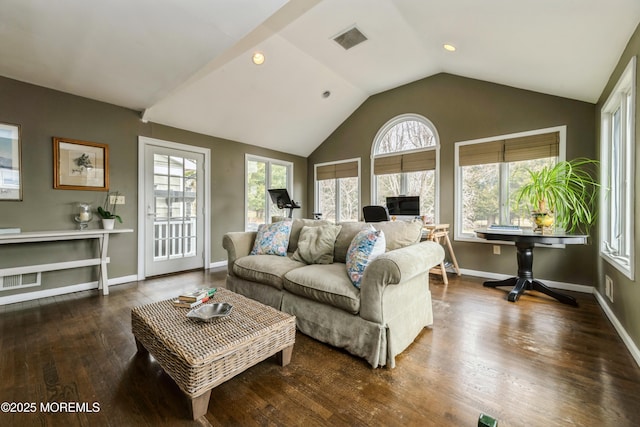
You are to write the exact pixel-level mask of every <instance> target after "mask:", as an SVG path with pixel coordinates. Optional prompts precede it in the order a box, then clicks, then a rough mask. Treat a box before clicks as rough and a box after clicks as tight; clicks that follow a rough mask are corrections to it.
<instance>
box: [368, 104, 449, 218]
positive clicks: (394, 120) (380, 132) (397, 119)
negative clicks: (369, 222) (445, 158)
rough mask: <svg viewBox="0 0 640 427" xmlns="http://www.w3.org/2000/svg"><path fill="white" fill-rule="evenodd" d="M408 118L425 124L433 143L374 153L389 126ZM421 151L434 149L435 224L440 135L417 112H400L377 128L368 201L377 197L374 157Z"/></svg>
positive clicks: (438, 193)
mask: <svg viewBox="0 0 640 427" xmlns="http://www.w3.org/2000/svg"><path fill="white" fill-rule="evenodd" d="M409 120H415V121H417V122H421V123H422V124H424V125H425V126H427V127H428V128H429V129H431V132H433V136H434V138H435V142H436V143H435V145H433V146H431V147H424V148H421V149H416V150H404V151H398V152H395V153H385V154H378V155H376V149H377V148H378V145H379V144H380V142H381V141H382V137H383V136H384V135H386V134H387V132H389V131H390V130H391V128H393V127H394V126H396V125H397V124H400V123H402V122H405V121H409ZM422 151H435V157H436V167H435V169H434V173H435V177H434V186H435V188H434V199H435V200H434V206H433V211H434V222H435V223H436V224H437V223H439V222H440V135H439V134H438V129H436V127H435V125H434V124H433V122H431V120H429V119H427V118H426V117H424V116H423V115H420V114H417V113H405V114H400V115H398V116H395V117H394V118H392V119H391V120H389V121H387V122H386V123H385V124H384V125H382V127H381V128H380V129H378V132H377V133H376V136H375V137H374V138H373V144H371V169H370V170H371V176H370V179H371V180H370V183H371V195H370V196H371V199H370V201H371V203H373V202H374V200H376V199H377V195H378V189H377V180H376V175H375V174H374V163H375V159H376V158H380V157H390V156H396V155H398V153H403V154H411V153H419V152H422ZM404 173H407V172H404Z"/></svg>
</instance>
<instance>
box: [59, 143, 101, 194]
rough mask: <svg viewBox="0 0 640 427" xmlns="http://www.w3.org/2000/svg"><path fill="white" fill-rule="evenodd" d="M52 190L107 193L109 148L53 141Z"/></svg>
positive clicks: (96, 144) (99, 145)
mask: <svg viewBox="0 0 640 427" xmlns="http://www.w3.org/2000/svg"><path fill="white" fill-rule="evenodd" d="M53 188H57V189H59V190H95V191H106V190H109V146H108V145H107V144H98V143H96V142H87V141H78V140H75V139H68V138H58V137H54V138H53Z"/></svg>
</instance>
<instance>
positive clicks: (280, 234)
mask: <svg viewBox="0 0 640 427" xmlns="http://www.w3.org/2000/svg"><path fill="white" fill-rule="evenodd" d="M291 224H292V222H291V221H280V222H274V223H272V224H260V225H259V226H258V234H257V235H256V241H255V242H254V244H253V249H252V250H251V255H280V256H286V255H287V247H288V246H289V235H290V234H291Z"/></svg>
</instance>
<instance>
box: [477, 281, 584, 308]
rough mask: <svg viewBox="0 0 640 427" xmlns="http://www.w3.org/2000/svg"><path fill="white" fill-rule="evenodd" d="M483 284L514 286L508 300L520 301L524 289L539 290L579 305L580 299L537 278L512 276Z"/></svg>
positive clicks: (568, 302) (565, 301)
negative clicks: (556, 289) (550, 286)
mask: <svg viewBox="0 0 640 427" xmlns="http://www.w3.org/2000/svg"><path fill="white" fill-rule="evenodd" d="M483 286H486V287H488V288H495V287H498V286H513V289H512V290H511V291H510V292H509V295H507V300H509V301H511V302H516V301H518V298H520V295H522V294H523V293H524V291H531V290H533V291H538V292H542V293H543V294H545V295H549V296H550V297H553V298H555V299H557V300H558V301H560V302H561V303H564V304H569V305H572V306H574V307H577V306H578V301H576V299H575V298H574V297H572V296H569V295H565V294H561V293H560V292H556V291H554V290H553V289H551V288H549V287H548V286H547V285H545V284H544V283H542V282H540V281H538V280H535V279H525V278H523V277H510V278H509V279H506V280H496V281H489V282H484V283H483Z"/></svg>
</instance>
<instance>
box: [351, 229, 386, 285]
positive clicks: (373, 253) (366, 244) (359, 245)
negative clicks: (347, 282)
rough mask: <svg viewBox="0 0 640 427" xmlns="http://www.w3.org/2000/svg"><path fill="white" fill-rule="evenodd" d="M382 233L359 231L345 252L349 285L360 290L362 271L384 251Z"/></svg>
mask: <svg viewBox="0 0 640 427" xmlns="http://www.w3.org/2000/svg"><path fill="white" fill-rule="evenodd" d="M385 246H386V243H385V238H384V232H382V231H377V230H374V229H373V228H371V229H366V230H362V231H360V232H359V233H358V234H356V236H355V237H354V238H353V240H352V241H351V244H350V245H349V249H348V250H347V274H348V275H349V279H351V283H353V285H354V286H355V287H356V288H358V289H360V283H361V282H362V276H363V275H364V269H365V268H366V267H367V265H368V264H369V263H370V262H371V261H373V260H374V259H375V258H376V257H377V256H379V255H382V254H383V253H384V251H385Z"/></svg>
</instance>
